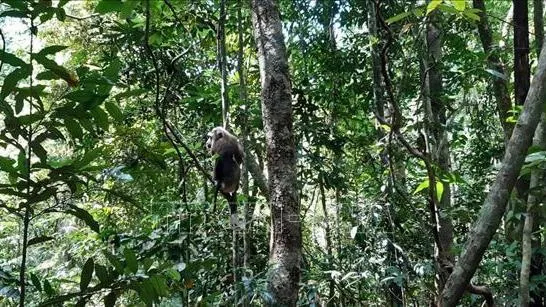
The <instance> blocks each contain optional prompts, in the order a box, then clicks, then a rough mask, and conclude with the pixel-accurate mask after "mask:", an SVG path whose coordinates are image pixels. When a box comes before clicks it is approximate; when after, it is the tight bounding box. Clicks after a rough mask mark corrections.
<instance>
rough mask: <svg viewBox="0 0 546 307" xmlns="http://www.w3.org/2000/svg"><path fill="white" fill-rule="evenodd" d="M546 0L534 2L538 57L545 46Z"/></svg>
mask: <svg viewBox="0 0 546 307" xmlns="http://www.w3.org/2000/svg"><path fill="white" fill-rule="evenodd" d="M543 1H544V0H533V23H534V29H535V43H536V44H535V47H536V52H537V57H538V56H539V55H540V50H542V45H543V44H544V2H543Z"/></svg>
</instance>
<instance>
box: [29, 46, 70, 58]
mask: <svg viewBox="0 0 546 307" xmlns="http://www.w3.org/2000/svg"><path fill="white" fill-rule="evenodd" d="M66 48H68V47H67V46H61V45H53V46H47V47H45V48H43V49H42V50H40V51H39V52H38V53H37V54H36V55H38V56H40V57H45V56H47V55H50V54H55V53H57V52H59V51H63V50H65V49H66Z"/></svg>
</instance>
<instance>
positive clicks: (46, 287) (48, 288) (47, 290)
mask: <svg viewBox="0 0 546 307" xmlns="http://www.w3.org/2000/svg"><path fill="white" fill-rule="evenodd" d="M44 291H45V293H46V294H47V295H48V296H53V295H54V294H55V290H53V287H51V284H50V283H49V281H48V280H47V279H44Z"/></svg>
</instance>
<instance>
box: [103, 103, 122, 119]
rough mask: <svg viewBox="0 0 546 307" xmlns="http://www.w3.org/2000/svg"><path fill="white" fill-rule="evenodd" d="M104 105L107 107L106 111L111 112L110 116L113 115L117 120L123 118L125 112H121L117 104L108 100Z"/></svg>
mask: <svg viewBox="0 0 546 307" xmlns="http://www.w3.org/2000/svg"><path fill="white" fill-rule="evenodd" d="M104 106H105V107H106V111H108V113H110V116H112V118H114V120H117V121H122V120H123V113H122V112H121V110H120V109H119V107H118V105H117V104H115V103H113V102H110V101H107V102H105V103H104Z"/></svg>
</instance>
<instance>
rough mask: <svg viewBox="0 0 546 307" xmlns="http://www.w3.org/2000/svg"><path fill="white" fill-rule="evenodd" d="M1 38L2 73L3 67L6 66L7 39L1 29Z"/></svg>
mask: <svg viewBox="0 0 546 307" xmlns="http://www.w3.org/2000/svg"><path fill="white" fill-rule="evenodd" d="M0 38H1V39H2V58H1V59H0V72H1V71H2V66H4V55H5V54H6V38H5V37H4V32H2V29H0Z"/></svg>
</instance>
